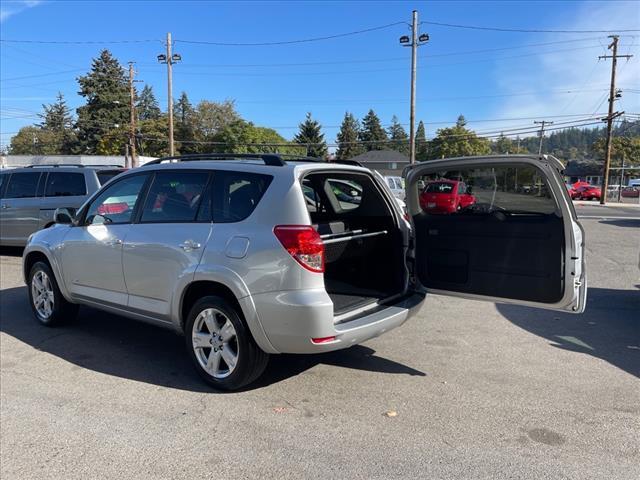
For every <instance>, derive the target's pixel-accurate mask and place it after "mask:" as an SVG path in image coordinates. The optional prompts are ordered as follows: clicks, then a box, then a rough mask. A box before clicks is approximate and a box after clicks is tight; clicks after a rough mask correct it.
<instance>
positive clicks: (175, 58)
mask: <svg viewBox="0 0 640 480" xmlns="http://www.w3.org/2000/svg"><path fill="white" fill-rule="evenodd" d="M181 60H182V57H181V56H180V54H179V53H174V54H173V55H171V61H172V62H180V61H181Z"/></svg>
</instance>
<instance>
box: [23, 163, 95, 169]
mask: <svg viewBox="0 0 640 480" xmlns="http://www.w3.org/2000/svg"><path fill="white" fill-rule="evenodd" d="M86 166H87V165H83V164H81V163H48V164H47V163H42V164H38V165H26V166H24V167H22V168H51V167H53V168H58V167H78V168H84V167H86Z"/></svg>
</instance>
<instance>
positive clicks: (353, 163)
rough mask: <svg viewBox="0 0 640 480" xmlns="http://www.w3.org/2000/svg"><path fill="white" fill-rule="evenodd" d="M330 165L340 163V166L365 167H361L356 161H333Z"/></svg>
mask: <svg viewBox="0 0 640 480" xmlns="http://www.w3.org/2000/svg"><path fill="white" fill-rule="evenodd" d="M331 163H340V164H341V165H352V166H354V167H364V168H367V167H365V166H364V165H362V163H360V162H358V161H357V160H334V161H333V162H331Z"/></svg>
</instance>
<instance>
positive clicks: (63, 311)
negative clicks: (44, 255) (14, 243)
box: [28, 262, 78, 327]
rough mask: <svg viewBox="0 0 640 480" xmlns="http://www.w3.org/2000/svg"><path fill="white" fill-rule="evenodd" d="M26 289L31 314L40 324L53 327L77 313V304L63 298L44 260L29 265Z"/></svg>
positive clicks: (72, 317) (73, 317) (71, 318)
mask: <svg viewBox="0 0 640 480" xmlns="http://www.w3.org/2000/svg"><path fill="white" fill-rule="evenodd" d="M28 291H29V303H30V304H31V310H32V311H33V315H34V316H35V317H36V320H38V322H40V323H41V324H42V325H45V326H47V327H53V326H55V325H59V324H61V323H63V322H66V321H71V320H73V319H75V318H76V316H77V315H78V305H76V304H74V303H71V302H69V301H67V299H65V298H64V296H63V295H62V293H61V292H60V288H59V287H58V282H57V281H56V277H55V275H54V274H53V271H52V270H51V267H50V266H49V265H48V264H47V263H45V262H36V263H35V264H34V265H33V266H32V267H31V270H30V271H29V280H28Z"/></svg>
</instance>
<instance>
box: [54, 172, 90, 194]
mask: <svg viewBox="0 0 640 480" xmlns="http://www.w3.org/2000/svg"><path fill="white" fill-rule="evenodd" d="M44 194H45V196H46V197H72V196H77V195H86V194H87V187H86V185H85V183H84V173H63V172H52V173H49V177H48V178H47V187H46V189H45V193H44Z"/></svg>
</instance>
